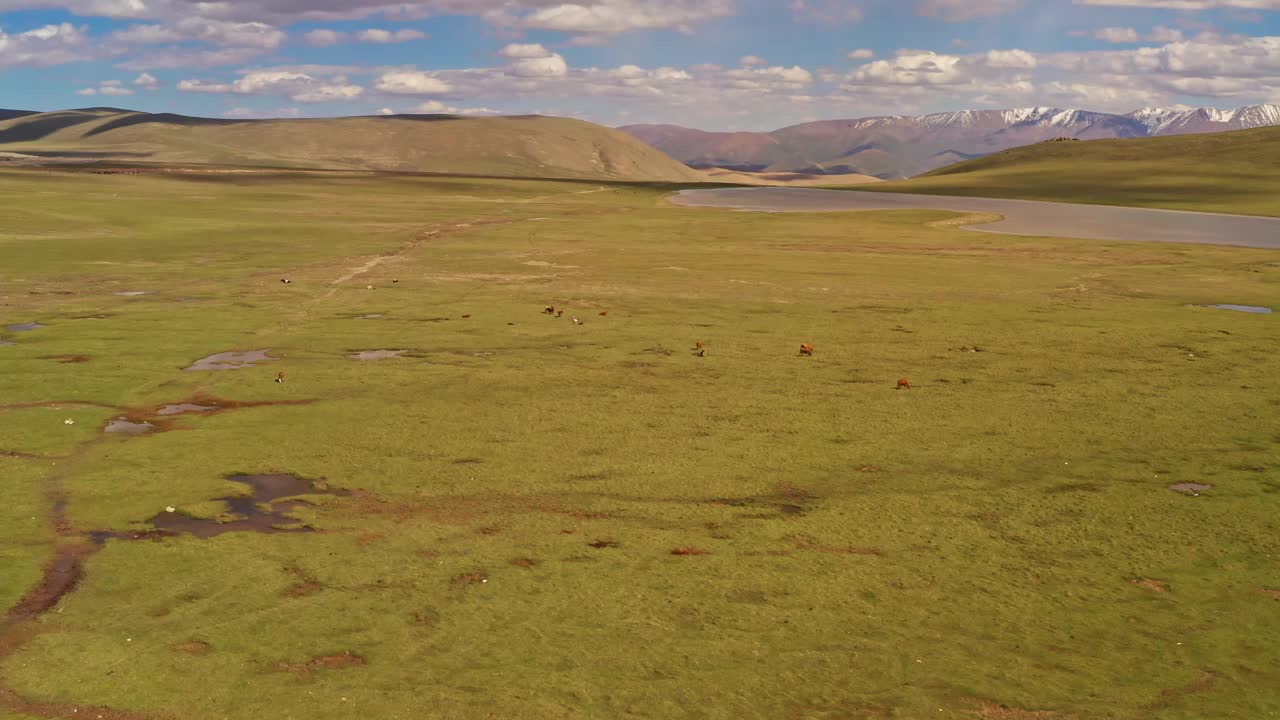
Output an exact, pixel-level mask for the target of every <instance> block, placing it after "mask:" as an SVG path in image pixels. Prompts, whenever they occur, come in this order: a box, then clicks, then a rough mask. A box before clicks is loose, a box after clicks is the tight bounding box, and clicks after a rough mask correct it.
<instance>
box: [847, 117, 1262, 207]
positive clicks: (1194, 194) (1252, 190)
mask: <svg viewBox="0 0 1280 720" xmlns="http://www.w3.org/2000/svg"><path fill="white" fill-rule="evenodd" d="M1276 168H1280V127H1265V128H1257V129H1254V130H1238V131H1234V132H1224V133H1208V134H1198V135H1170V136H1165V137H1152V138H1138V139H1128V140H1089V141H1080V142H1048V143H1038V144H1036V145H1027V146H1024V147H1019V148H1014V149H1012V150H1005V151H1003V152H998V153H995V154H993V155H988V156H986V157H982V158H978V159H976V160H968V161H965V162H961V163H957V164H955V165H949V166H947V167H944V168H941V169H938V170H934V171H933V172H930V173H926V174H924V175H921V176H919V177H916V178H912V179H910V180H899V181H896V182H889V183H875V184H871V185H857V186H852V187H849V188H847V189H850V190H866V191H869V192H909V193H925V194H929V195H974V196H979V197H1002V198H1004V197H1007V198H1017V199H1021V200H1050V201H1056V202H1077V203H1093V204H1098V205H1129V206H1135V207H1156V208H1168V209H1171V210H1196V211H1200V212H1222V213H1238V214H1241V215H1268V216H1280V171H1277V170H1276Z"/></svg>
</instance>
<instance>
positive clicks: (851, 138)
mask: <svg viewBox="0 0 1280 720" xmlns="http://www.w3.org/2000/svg"><path fill="white" fill-rule="evenodd" d="M1268 125H1280V105H1251V106H1248V107H1242V108H1237V109H1235V110H1219V109H1217V108H1143V109H1141V110H1135V111H1134V112H1131V113H1126V114H1124V115H1117V114H1113V113H1103V112H1094V111H1091V110H1079V109H1074V108H1057V107H1028V108H1014V109H1009V110H961V111H958V112H946V113H933V114H930V115H921V116H907V115H884V116H879V117H867V118H857V119H852V120H823V121H819V122H811V123H803V124H801V125H793V126H791V127H786V128H782V129H781V130H775V131H773V132H767V133H751V132H736V133H716V132H703V131H700V130H690V129H688V128H682V127H679V126H676V125H630V126H626V127H623V128H620V129H621V130H624V131H626V132H628V133H630V134H632V135H634V136H635V137H637V138H639V139H641V140H643V141H645V142H647V143H649V144H651V145H653V146H655V147H657V148H658V149H660V150H662V151H663V152H666V153H667V154H668V155H671V156H672V157H675V158H676V159H678V160H681V161H682V162H685V163H687V164H689V165H693V166H695V167H726V168H732V169H737V170H769V171H807V172H831V173H836V172H858V173H865V174H868V175H876V176H878V177H883V178H898V177H909V176H911V175H915V174H918V173H922V172H926V171H928V170H932V169H934V168H939V167H942V166H944V165H949V164H951V163H954V162H959V161H961V160H966V159H969V158H973V157H980V156H982V155H987V154H990V153H993V152H998V151H1000V150H1006V149H1008V148H1011V147H1017V146H1019V145H1029V144H1031V143H1036V142H1040V141H1043V140H1049V139H1051V138H1054V137H1072V138H1077V139H1080V140H1096V139H1103V138H1131V137H1147V136H1151V135H1180V134H1187V133H1202V132H1220V131H1224V130H1245V129H1249V128H1255V127H1263V126H1268Z"/></svg>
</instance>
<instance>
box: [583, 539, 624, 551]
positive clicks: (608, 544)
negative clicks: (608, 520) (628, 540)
mask: <svg viewBox="0 0 1280 720" xmlns="http://www.w3.org/2000/svg"><path fill="white" fill-rule="evenodd" d="M587 544H588V545H590V546H591V547H593V548H595V549H597V550H603V549H604V548H617V547H622V543H620V542H618V541H617V540H593V541H591V542H589V543H587Z"/></svg>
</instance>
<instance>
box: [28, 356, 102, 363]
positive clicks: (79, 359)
mask: <svg viewBox="0 0 1280 720" xmlns="http://www.w3.org/2000/svg"><path fill="white" fill-rule="evenodd" d="M40 359H41V360H56V361H57V362H60V363H62V364H64V365H67V364H71V363H86V362H89V360H90V358H89V356H88V355H45V356H44V357H42V358H40Z"/></svg>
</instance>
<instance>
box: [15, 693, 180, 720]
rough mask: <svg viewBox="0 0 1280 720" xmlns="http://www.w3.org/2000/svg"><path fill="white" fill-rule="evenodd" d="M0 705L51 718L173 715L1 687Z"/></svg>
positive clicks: (120, 719)
mask: <svg viewBox="0 0 1280 720" xmlns="http://www.w3.org/2000/svg"><path fill="white" fill-rule="evenodd" d="M0 707H3V708H6V709H8V710H10V711H12V712H13V713H15V714H18V715H27V716H29V717H38V718H49V719H50V720H79V719H81V718H91V719H92V720H162V719H163V720H168V718H170V717H171V716H168V715H166V716H158V715H143V714H141V713H134V712H128V711H125V710H115V709H113V708H109V707H102V706H100V705H76V704H73V703H52V702H37V701H35V700H28V699H27V698H24V697H22V696H21V695H19V694H17V693H15V692H13V691H12V690H8V689H3V688H0Z"/></svg>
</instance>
